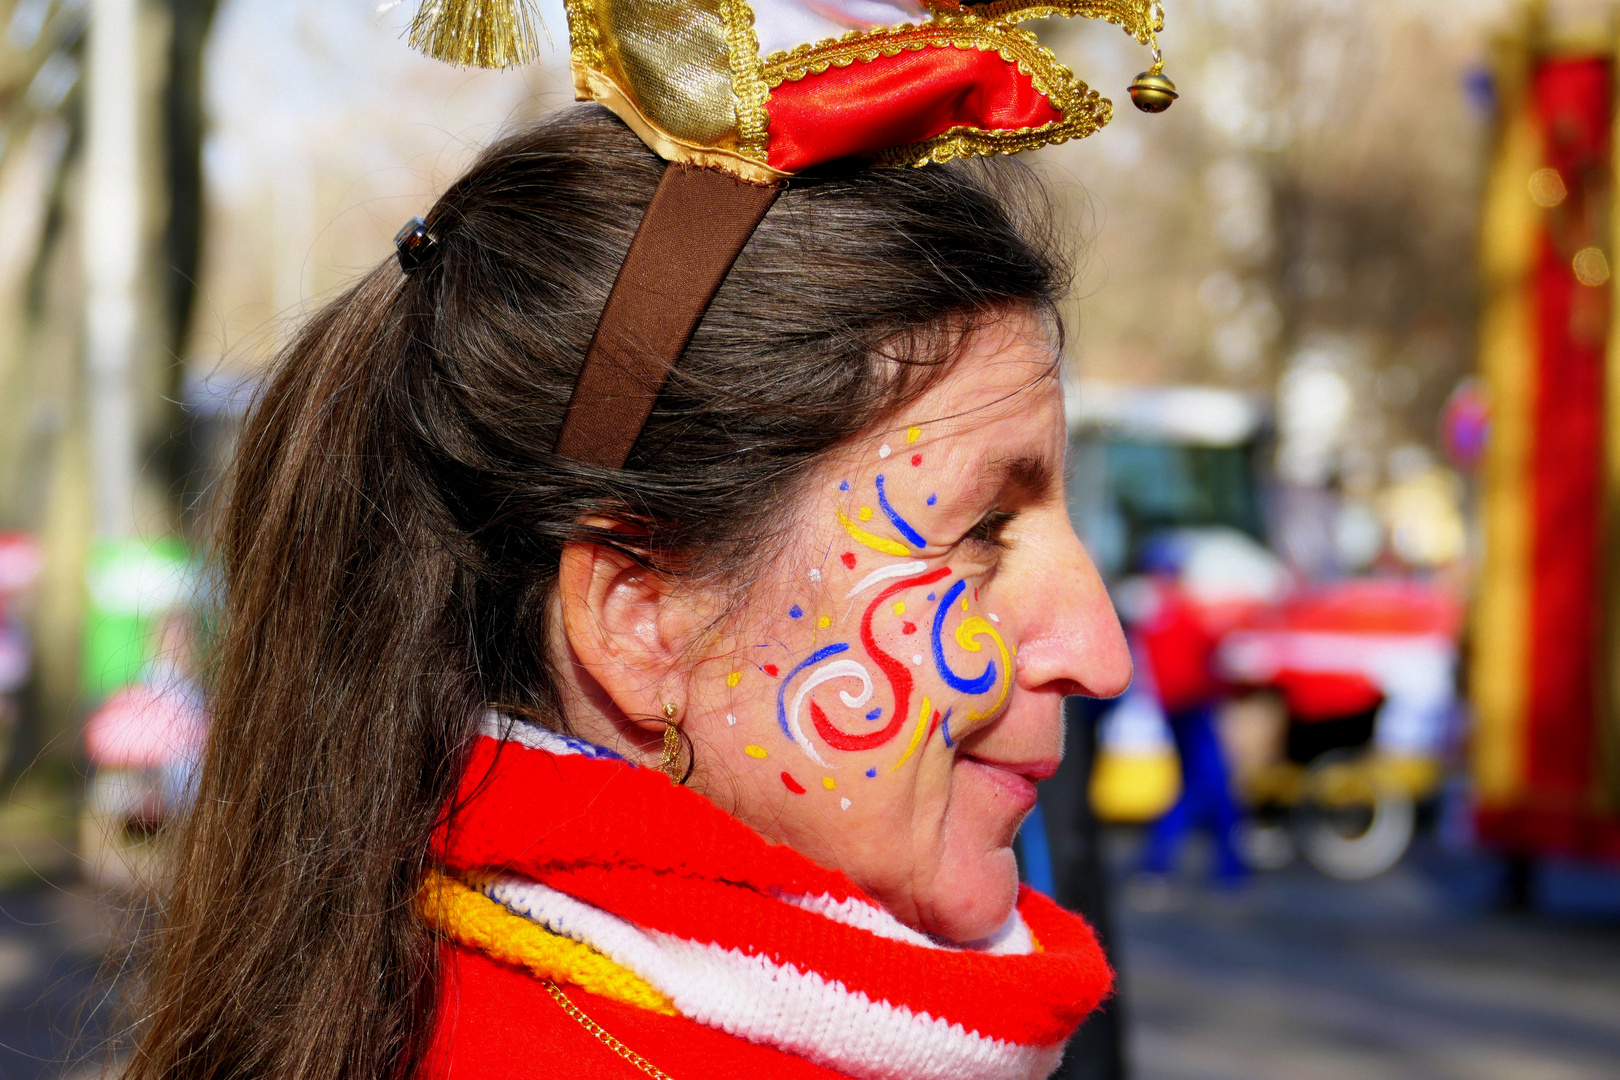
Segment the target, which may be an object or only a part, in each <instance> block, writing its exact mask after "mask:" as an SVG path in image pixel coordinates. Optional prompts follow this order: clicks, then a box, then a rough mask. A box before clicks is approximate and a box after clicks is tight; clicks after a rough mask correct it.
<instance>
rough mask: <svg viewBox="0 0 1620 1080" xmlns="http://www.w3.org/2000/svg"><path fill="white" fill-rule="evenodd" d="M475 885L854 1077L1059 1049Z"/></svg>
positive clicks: (1039, 1055)
mask: <svg viewBox="0 0 1620 1080" xmlns="http://www.w3.org/2000/svg"><path fill="white" fill-rule="evenodd" d="M483 890H484V892H485V893H486V894H487V895H488V896H489V897H490V898H491V899H494V900H496V901H498V902H500V903H502V904H504V905H506V907H507V908H508V909H510V910H511V911H513V912H515V913H517V914H520V915H523V916H525V917H527V918H529V919H532V920H534V921H535V922H537V923H540V924H541V925H543V926H546V927H547V928H548V929H550V930H552V931H553V932H555V933H558V934H562V935H563V936H565V937H569V938H572V939H573V940H575V941H581V942H584V943H586V944H589V945H590V946H591V947H593V948H595V949H597V950H598V951H600V952H602V953H603V954H605V955H606V956H608V957H609V958H610V959H612V960H613V961H614V962H615V963H617V964H619V965H620V966H622V967H626V968H629V969H630V970H632V971H634V972H635V973H636V974H637V975H640V976H641V977H642V978H643V979H645V980H647V981H648V982H649V983H651V984H652V985H653V986H655V987H657V988H658V989H659V990H660V991H662V992H663V993H664V994H665V996H667V997H668V998H669V999H670V1001H671V1002H672V1003H673V1004H674V1006H675V1008H676V1009H677V1010H678V1011H680V1013H681V1014H682V1015H684V1016H686V1017H689V1018H690V1019H692V1020H695V1021H697V1022H698V1023H700V1024H703V1025H705V1026H706V1027H712V1028H716V1029H718V1030H721V1031H725V1032H727V1033H729V1034H732V1035H736V1036H739V1037H741V1038H745V1039H749V1040H751V1041H753V1042H759V1043H765V1044H767V1045H770V1046H775V1047H777V1048H779V1049H782V1050H787V1051H789V1052H791V1053H795V1054H798V1055H799V1056H801V1057H804V1058H808V1059H809V1060H811V1061H814V1062H816V1063H817V1064H821V1065H825V1066H827V1067H828V1068H832V1069H835V1070H837V1071H839V1072H842V1073H845V1074H846V1075H849V1076H851V1077H857V1078H860V1080H961V1078H964V1077H972V1078H973V1080H1040V1078H1042V1077H1045V1076H1046V1075H1048V1074H1049V1073H1050V1072H1051V1071H1052V1069H1054V1068H1056V1067H1057V1062H1058V1058H1059V1056H1060V1055H1061V1052H1062V1047H1061V1046H1057V1047H1036V1046H1020V1045H1018V1044H1016V1043H1011V1042H1007V1041H1005V1040H1002V1039H990V1038H986V1037H984V1036H982V1035H979V1034H977V1033H974V1032H970V1031H967V1030H966V1029H965V1028H964V1027H963V1026H962V1025H961V1024H959V1023H951V1022H948V1021H946V1020H944V1019H938V1018H935V1017H932V1016H929V1015H928V1014H927V1013H914V1012H912V1011H911V1010H910V1009H909V1008H907V1007H906V1006H904V1005H893V1004H891V1003H889V1002H887V1001H877V1002H874V1001H872V1000H871V999H870V998H869V997H867V996H866V994H864V993H861V992H859V991H852V990H850V989H849V988H848V987H846V986H845V985H844V984H843V983H841V982H837V981H828V980H826V979H824V978H822V977H821V975H819V974H818V973H816V972H813V971H801V970H799V969H798V968H796V967H794V966H793V965H791V964H777V963H774V962H772V961H771V960H770V959H769V958H767V957H765V956H762V955H758V954H755V955H752V956H750V955H748V954H747V953H744V952H742V951H741V950H739V949H725V948H722V947H721V946H719V945H717V944H715V943H713V942H710V943H708V944H699V943H698V942H695V941H689V940H687V939H685V938H680V937H676V936H674V935H671V934H663V933H656V932H649V931H644V930H642V929H640V928H639V927H636V926H635V925H633V924H631V923H629V922H626V921H625V920H623V919H620V918H619V917H618V916H616V915H612V914H610V913H608V912H605V911H602V910H601V909H599V908H596V907H593V906H591V905H589V904H586V903H584V902H583V901H580V900H577V899H575V898H574V897H571V896H569V895H567V894H566V893H562V892H558V891H557V890H556V889H553V888H550V887H549V886H546V885H542V884H539V883H538V882H532V881H528V880H525V879H521V878H512V877H506V878H500V879H496V880H493V881H490V882H487V883H485V884H484V885H483Z"/></svg>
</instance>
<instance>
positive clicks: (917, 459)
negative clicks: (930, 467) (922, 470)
mask: <svg viewBox="0 0 1620 1080" xmlns="http://www.w3.org/2000/svg"><path fill="white" fill-rule="evenodd" d="M911 463H912V464H913V465H921V464H922V455H921V454H912V455H911Z"/></svg>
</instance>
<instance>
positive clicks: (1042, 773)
mask: <svg viewBox="0 0 1620 1080" xmlns="http://www.w3.org/2000/svg"><path fill="white" fill-rule="evenodd" d="M956 763H957V765H958V766H960V767H961V768H964V769H967V770H968V771H969V775H971V776H974V777H975V778H977V779H978V780H979V781H981V782H982V783H984V784H986V785H988V786H990V788H991V790H993V791H997V792H999V793H1000V794H1001V795H1002V797H1004V798H1005V799H1006V800H1007V801H1008V802H1009V803H1010V804H1012V805H1013V806H1015V807H1016V808H1017V810H1018V812H1019V813H1020V814H1023V813H1027V812H1028V811H1029V810H1030V809H1031V808H1033V807H1034V805H1035V785H1036V784H1037V783H1038V782H1039V781H1042V780H1046V779H1048V778H1050V777H1051V776H1052V775H1053V774H1054V773H1056V772H1057V769H1058V762H1057V760H1056V759H1043V760H1039V761H1019V762H1013V761H990V760H987V759H985V758H978V757H972V756H968V755H963V756H961V757H959V758H957V759H956Z"/></svg>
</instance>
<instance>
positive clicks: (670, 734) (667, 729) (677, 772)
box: [658, 701, 686, 784]
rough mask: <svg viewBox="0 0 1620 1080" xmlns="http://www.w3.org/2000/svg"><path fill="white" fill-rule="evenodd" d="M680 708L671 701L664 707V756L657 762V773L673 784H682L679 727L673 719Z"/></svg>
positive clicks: (684, 778)
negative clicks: (667, 778)
mask: <svg viewBox="0 0 1620 1080" xmlns="http://www.w3.org/2000/svg"><path fill="white" fill-rule="evenodd" d="M680 711H681V710H680V708H679V707H678V706H677V705H676V704H675V703H674V702H673V701H672V702H669V703H668V704H666V705H665V706H664V755H663V757H662V758H661V759H660V760H659V762H658V771H659V772H661V773H663V774H664V775H665V776H667V777H669V779H670V782H671V783H674V784H684V783H685V782H686V777H685V776H682V775H681V725H680V723H679V722H678V721H677V720H676V719H675V718H676V717H677V716H679V715H680Z"/></svg>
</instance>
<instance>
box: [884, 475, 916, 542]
mask: <svg viewBox="0 0 1620 1080" xmlns="http://www.w3.org/2000/svg"><path fill="white" fill-rule="evenodd" d="M877 493H878V506H880V507H882V508H883V513H884V515H885V516H886V517H888V519H889V524H891V525H893V526H894V527H895V529H897V530H898V531H899V533H900V535H901V536H903V537H905V538H906V542H907V543H908V544H910V545H911V546H912V547H916V548H925V547H927V546H928V541H927V540H924V539H923V537H922V533H920V532H918V531H917V530H916V529H913V528H912V527H911V525H910V523H909V522H907V521H906V519H905V518H903V517H901V516H900V515H899V514H897V513H895V512H894V507H892V506H890V505H889V495H888V493H887V492H886V491H884V490H883V474H882V473H879V474H878V478H877Z"/></svg>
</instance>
